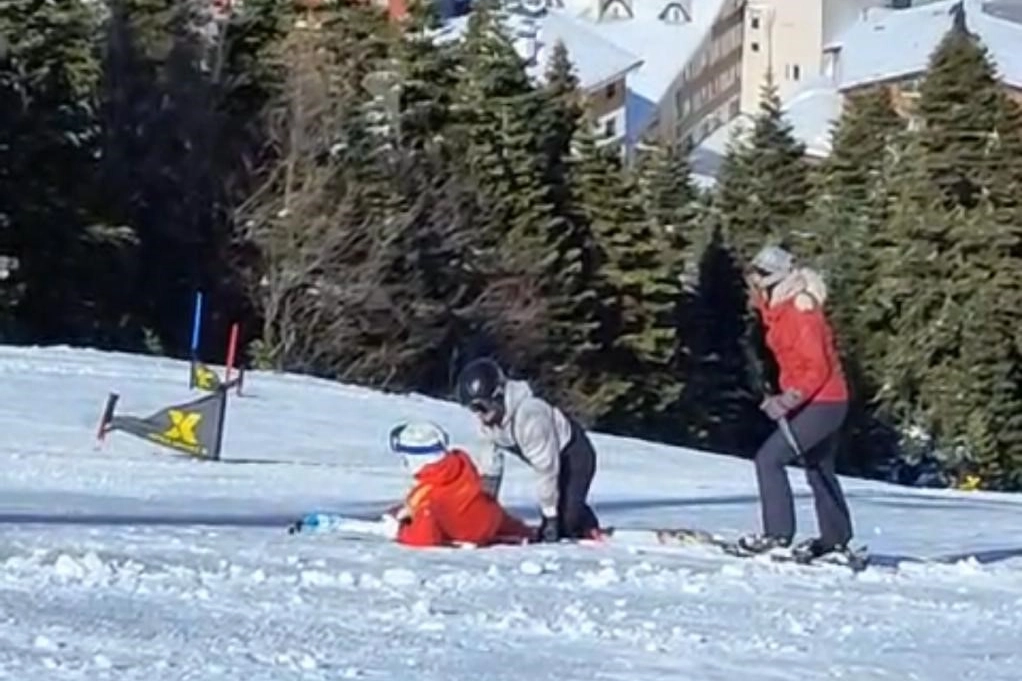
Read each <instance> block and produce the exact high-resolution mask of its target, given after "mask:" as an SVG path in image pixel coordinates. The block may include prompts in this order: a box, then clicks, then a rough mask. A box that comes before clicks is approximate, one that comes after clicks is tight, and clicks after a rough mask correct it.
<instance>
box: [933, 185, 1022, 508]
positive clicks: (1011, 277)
mask: <svg viewBox="0 0 1022 681" xmlns="http://www.w3.org/2000/svg"><path fill="white" fill-rule="evenodd" d="M997 218H998V216H997V211H996V208H995V207H994V206H993V205H992V204H991V203H990V201H989V200H983V201H981V203H980V204H979V205H978V206H977V207H976V210H974V211H972V212H971V213H970V214H969V215H968V216H967V217H966V218H965V219H962V220H960V221H958V222H956V223H955V225H954V227H953V230H954V239H955V243H954V247H953V252H952V257H953V259H954V261H955V262H956V263H958V267H957V268H956V277H955V280H953V281H952V282H950V284H951V287H950V289H951V291H952V295H953V300H954V302H955V304H956V305H957V309H956V310H955V312H956V313H957V314H955V315H954V318H955V319H954V320H955V322H957V324H958V325H959V326H960V331H959V336H958V339H957V340H958V347H956V348H955V349H954V350H955V351H954V352H953V353H952V352H948V353H947V354H946V355H945V357H946V359H945V361H944V362H943V364H944V367H945V368H944V370H943V371H940V372H933V373H931V374H930V375H929V376H927V377H926V378H927V382H928V383H932V387H930V391H929V393H928V395H927V397H928V398H929V399H934V401H935V402H936V404H935V406H934V410H935V411H937V413H938V414H939V415H940V419H939V421H938V423H939V424H940V426H941V430H942V431H943V434H944V435H945V439H950V440H952V441H953V442H958V443H961V449H963V450H965V451H966V452H967V453H968V454H969V457H968V458H969V461H968V462H967V463H966V464H964V465H963V466H961V467H960V468H964V469H965V470H964V471H959V472H968V473H972V474H975V475H978V476H979V478H980V479H981V480H982V481H983V486H984V487H987V488H991V489H1012V490H1018V489H1020V488H1022V348H1020V347H1019V343H1018V329H1019V325H1020V323H1022V283H1020V282H1019V279H1018V276H1017V272H1018V271H1019V268H1020V267H1022V225H1019V224H1018V223H1009V224H1004V223H1002V222H1000V221H999V220H998V219H997ZM941 374H943V376H942V375H941ZM948 436H950V437H948Z"/></svg>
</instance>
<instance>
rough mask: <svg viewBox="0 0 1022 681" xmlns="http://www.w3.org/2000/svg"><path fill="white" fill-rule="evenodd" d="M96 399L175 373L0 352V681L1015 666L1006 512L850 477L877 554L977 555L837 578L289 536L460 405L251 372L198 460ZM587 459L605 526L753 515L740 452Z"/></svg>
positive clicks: (657, 450)
mask: <svg viewBox="0 0 1022 681" xmlns="http://www.w3.org/2000/svg"><path fill="white" fill-rule="evenodd" d="M110 390H114V391H117V392H120V393H121V403H120V405H119V407H118V408H119V411H123V412H125V413H136V414H147V413H149V412H151V411H154V410H156V409H158V408H160V407H162V406H165V405H166V404H169V403H173V402H181V401H186V400H188V399H191V398H192V397H193V396H195V395H196V394H195V393H191V392H190V391H189V390H188V389H187V369H186V365H185V364H184V363H180V362H173V361H168V360H157V359H152V358H141V357H131V356H125V355H116V354H106V353H99V352H94V351H79V350H69V349H64V348H54V349H45V350H40V349H27V348H26V349H18V348H0V428H3V432H4V434H5V443H4V444H3V445H0V465H2V466H3V469H4V473H3V477H2V483H0V533H2V535H0V536H2V542H0V678H6V679H18V680H19V681H21V680H24V679H33V680H35V679H40V680H43V679H89V680H90V681H92V680H96V679H145V680H146V681H154V680H155V679H196V680H198V679H203V680H207V679H212V680H214V681H216V680H219V679H239V680H242V679H244V680H246V681H256V680H262V679H266V680H278V679H292V678H294V679H344V678H359V679H396V680H403V679H406V678H408V679H411V678H414V679H426V680H427V681H433V680H436V681H442V680H446V679H495V680H500V679H537V680H546V679H549V680H551V681H555V680H556V681H569V680H574V679H578V680H586V681H590V680H611V679H614V680H622V681H624V680H636V681H652V680H659V679H686V680H699V681H703V680H705V681H715V680H730V679H742V680H743V681H746V680H749V679H763V680H768V679H769V680H775V679H776V680H782V679H785V680H786V679H792V680H794V679H800V680H809V679H851V678H854V679H856V680H862V679H897V680H899V681H902V680H907V679H920V680H925V681H930V680H931V679H932V680H943V679H983V680H984V681H987V680H991V679H1018V678H1019V673H1018V669H1019V664H1020V662H1022V653H1020V652H1019V650H1020V647H1019V632H1022V557H1020V556H1022V549H1019V548H1018V547H1022V500H1020V499H1019V498H1018V497H1012V496H1009V495H996V494H986V493H980V494H965V493H959V492H949V491H935V490H928V491H922V490H907V489H903V488H897V487H893V486H888V485H881V484H878V483H873V482H866V481H855V480H848V481H845V482H846V485H847V488H848V490H849V496H850V498H851V503H852V505H853V511H854V512H855V515H856V526H857V528H858V531H859V540H860V541H863V542H867V543H869V544H870V546H871V548H872V549H873V550H874V552H876V553H880V554H881V555H883V556H884V557H885V558H886V560H885V562H890V563H896V562H897V560H898V557H899V556H910V555H919V556H933V557H943V558H949V557H953V556H956V555H959V554H969V553H975V554H976V555H977V557H978V558H979V560H971V559H966V560H958V561H954V560H952V561H951V562H948V563H946V564H916V563H905V562H903V563H901V564H900V567H899V569H897V570H894V569H891V568H888V567H879V568H870V569H869V570H867V571H865V572H863V573H860V574H852V573H850V572H848V571H847V570H845V569H843V568H829V567H801V566H794V565H781V564H772V563H766V562H761V561H757V560H741V559H736V558H731V557H726V556H721V555H719V554H718V553H715V552H713V551H712V550H711V549H705V548H697V547H692V548H672V547H663V548H660V547H657V548H656V549H654V550H649V551H639V550H636V549H635V548H630V547H626V546H619V545H608V546H554V547H551V546H543V547H535V546H533V547H510V546H508V547H496V548H491V549H485V550H440V549H438V550H426V551H416V550H411V549H405V548H402V547H400V546H396V545H393V544H387V543H383V542H378V541H374V540H365V541H358V540H348V539H342V538H340V537H338V536H336V535H330V534H310V535H296V536H289V535H287V534H286V532H285V528H284V523H285V522H286V519H287V518H289V517H290V516H296V515H298V514H300V513H303V512H305V511H309V510H314V509H316V508H327V507H329V508H335V509H343V510H344V511H345V512H350V513H353V514H363V515H371V514H373V513H375V512H378V510H379V509H380V508H382V507H383V506H384V505H385V504H387V503H389V502H391V501H392V500H394V499H396V498H398V496H399V495H400V494H401V493H402V492H403V490H404V488H405V486H406V484H407V479H406V478H405V477H404V474H403V473H402V471H401V469H400V467H399V466H398V465H397V463H396V462H395V461H393V460H392V459H390V458H389V457H388V456H387V455H386V454H385V452H384V451H383V437H384V433H385V432H386V429H387V426H389V425H390V423H391V421H392V420H394V419H397V418H401V417H404V416H410V415H420V416H428V417H431V418H435V419H438V420H441V421H443V422H444V423H445V424H447V425H450V427H451V430H452V435H454V437H455V439H460V440H461V441H462V442H464V443H466V444H467V445H468V446H470V447H471V446H473V444H474V443H473V441H472V439H471V438H472V432H473V431H472V423H471V420H470V417H468V416H467V415H466V414H465V413H463V412H462V411H461V410H460V409H458V408H457V407H454V406H453V405H449V404H446V403H442V402H438V401H435V400H430V399H427V398H422V397H417V396H412V397H404V396H380V395H376V394H374V393H372V392H370V391H367V390H363V389H360V388H354V387H347V386H341V385H337V384H333V383H328V382H324V381H313V380H308V379H304V378H299V377H293V376H271V375H265V374H251V375H249V376H247V377H246V390H245V392H246V394H247V395H248V396H246V397H242V398H233V397H232V401H231V403H230V405H229V413H228V417H227V422H228V423H227V433H226V436H225V457H226V458H227V459H230V461H228V462H225V463H221V464H215V463H204V462H197V461H190V460H186V459H183V458H179V457H177V456H176V455H174V454H171V453H167V452H163V451H157V450H156V449H155V448H154V447H151V446H149V445H148V444H146V443H144V442H141V441H139V440H135V439H133V438H130V437H129V436H126V435H123V434H119V433H115V434H112V435H111V436H110V437H109V440H108V442H107V443H106V445H105V446H104V448H102V449H100V450H97V449H95V448H94V446H93V441H92V434H93V432H94V429H95V420H96V418H98V415H99V410H100V408H101V406H102V402H103V399H104V397H105V395H106V393H107V392H108V391H110ZM597 446H598V448H599V455H600V462H601V468H600V471H599V473H598V477H597V481H596V484H595V486H594V496H595V505H596V508H597V512H598V513H600V514H601V517H602V518H604V520H605V522H607V524H618V525H630V526H649V527H655V526H671V525H690V526H699V527H704V528H706V529H711V530H715V531H720V532H728V533H734V532H739V531H745V530H750V529H755V528H756V527H757V523H758V515H757V506H756V499H755V487H754V479H753V476H752V472H751V466H749V464H748V462H743V461H737V460H735V459H730V458H727V457H720V456H712V455H706V454H700V453H695V452H688V451H685V450H679V449H670V448H664V447H659V446H657V445H654V444H651V443H643V442H638V441H634V440H624V439H614V438H604V437H600V438H597ZM508 476H509V477H508V478H507V479H506V481H505V487H506V490H505V492H504V496H505V497H506V499H507V500H508V502H509V503H510V505H511V506H512V507H515V508H518V509H520V510H521V512H523V513H525V514H527V515H530V516H533V517H534V513H533V510H532V508H531V499H532V480H531V478H530V477H529V475H528V472H527V471H523V470H522V467H521V466H518V465H516V464H515V463H512V462H509V469H508ZM792 479H793V482H794V483H795V487H796V491H797V492H800V493H803V494H804V492H805V485H804V484H803V483H802V481H801V475H800V473H799V472H798V471H795V470H793V471H792ZM807 504H808V502H807V501H806V500H805V499H800V502H799V513H800V523H801V528H802V529H803V531H804V532H811V531H812V530H813V529H814V528H813V522H812V517H811V514H810V512H809V506H808V505H807ZM278 519H279V520H280V521H281V522H280V523H279V526H274V525H276V524H277V521H278Z"/></svg>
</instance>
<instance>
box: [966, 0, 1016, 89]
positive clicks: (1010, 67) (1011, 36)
mask: <svg viewBox="0 0 1022 681" xmlns="http://www.w3.org/2000/svg"><path fill="white" fill-rule="evenodd" d="M965 4H966V10H965V11H966V14H965V23H966V24H967V25H968V27H969V30H970V31H973V32H975V33H977V34H978V35H979V37H980V38H981V39H982V40H983V43H984V44H985V45H986V46H987V48H988V49H989V50H990V56H991V57H993V59H994V61H995V62H996V65H997V72H998V74H999V75H1000V77H1001V80H1003V81H1004V82H1005V83H1007V84H1008V85H1010V86H1012V87H1014V88H1019V89H1022V5H1018V4H1016V5H1013V7H1014V10H1013V12H1010V13H1009V12H1008V11H1007V10H1008V8H1009V6H1008V5H1006V4H1005V3H1003V2H1002V3H999V8H1000V9H1001V10H1002V11H1003V14H1000V16H997V15H994V14H992V13H989V12H987V11H984V10H985V8H983V7H980V2H979V0H966V3H965Z"/></svg>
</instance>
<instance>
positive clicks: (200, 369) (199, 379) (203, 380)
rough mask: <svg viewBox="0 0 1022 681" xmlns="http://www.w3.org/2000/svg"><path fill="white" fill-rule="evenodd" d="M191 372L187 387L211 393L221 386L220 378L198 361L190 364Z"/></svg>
mask: <svg viewBox="0 0 1022 681" xmlns="http://www.w3.org/2000/svg"><path fill="white" fill-rule="evenodd" d="M191 372H192V376H191V380H190V381H189V385H191V387H193V388H198V389H199V390H206V391H210V392H213V391H216V390H218V389H219V388H220V387H221V386H222V385H223V381H221V380H220V376H218V375H217V373H216V371H214V370H213V369H210V368H209V367H208V366H207V365H205V364H203V363H202V362H199V361H198V360H196V361H193V362H192V365H191Z"/></svg>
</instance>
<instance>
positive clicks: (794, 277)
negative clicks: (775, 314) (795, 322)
mask: <svg viewBox="0 0 1022 681" xmlns="http://www.w3.org/2000/svg"><path fill="white" fill-rule="evenodd" d="M792 299H794V304H795V308H796V309H797V310H800V311H802V312H806V311H808V310H812V309H815V308H818V307H823V304H824V303H825V302H826V301H827V284H826V283H825V282H824V281H823V277H822V276H820V274H819V273H818V272H816V271H815V270H811V269H809V268H808V267H802V268H799V269H796V270H792V271H791V272H790V273H789V274H788V275H787V276H786V277H784V279H782V280H781V281H779V282H778V283H777V285H776V286H774V289H773V291H772V292H771V293H770V300H769V303H768V307H776V306H778V305H780V304H782V303H785V302H787V301H789V300H792Z"/></svg>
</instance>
